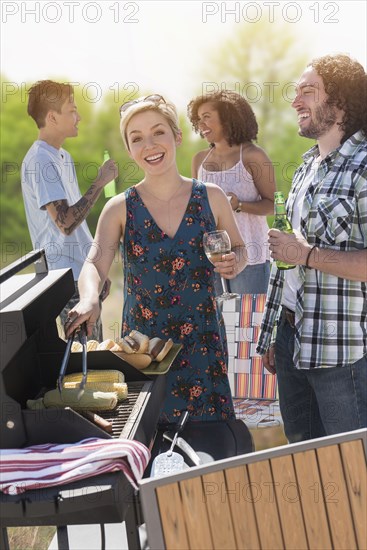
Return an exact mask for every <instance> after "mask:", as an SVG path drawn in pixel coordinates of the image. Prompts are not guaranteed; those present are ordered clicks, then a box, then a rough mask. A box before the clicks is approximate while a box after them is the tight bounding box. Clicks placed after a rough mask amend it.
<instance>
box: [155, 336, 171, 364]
mask: <svg viewBox="0 0 367 550" xmlns="http://www.w3.org/2000/svg"><path fill="white" fill-rule="evenodd" d="M172 346H173V340H172V338H170V339H169V340H167V342H166V343H165V344H164V347H163V349H162V350H161V351H160V352H159V353H158V355H157V357H156V358H155V361H158V362H159V361H162V359H164V358H165V357H166V355H167V353H168V352H169V350H170V349H171V348H172Z"/></svg>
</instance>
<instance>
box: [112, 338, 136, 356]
mask: <svg viewBox="0 0 367 550" xmlns="http://www.w3.org/2000/svg"><path fill="white" fill-rule="evenodd" d="M117 344H118V346H120V348H121V351H123V352H124V353H129V354H133V353H136V350H134V348H133V347H132V346H131V345H130V343H129V341H128V340H127V339H126V336H125V337H124V338H121V339H120V340H119V341H118V342H117ZM134 345H135V347H137V346H138V344H137V343H136V342H135V344H134Z"/></svg>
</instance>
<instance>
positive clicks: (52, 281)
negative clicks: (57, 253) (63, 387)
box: [0, 250, 253, 550]
mask: <svg viewBox="0 0 367 550" xmlns="http://www.w3.org/2000/svg"><path fill="white" fill-rule="evenodd" d="M30 265H33V266H34V267H35V272H34V273H31V274H29V273H27V274H19V272H20V271H22V270H24V269H25V268H26V267H28V266H30ZM0 292H1V295H0V299H1V304H0V321H1V327H0V328H1V340H2V346H1V354H0V359H1V363H0V398H1V402H2V407H1V426H0V435H1V441H0V445H1V448H19V449H20V448H22V447H28V446H30V445H36V444H42V443H76V442H78V441H80V440H82V439H86V438H89V437H99V438H104V439H110V438H128V439H134V440H137V441H140V442H141V443H143V444H144V445H146V446H147V447H148V448H150V449H151V450H152V460H153V459H154V457H155V456H156V454H158V453H161V452H163V451H166V450H167V445H169V443H168V442H167V440H165V439H164V432H165V430H166V429H167V426H165V427H162V426H159V425H158V417H159V412H160V409H161V405H162V403H163V399H164V394H165V377H164V376H147V375H145V374H144V372H142V371H139V370H136V369H135V368H133V367H132V366H130V365H129V364H128V363H126V362H125V361H124V360H122V359H121V358H120V357H119V356H118V354H115V353H113V352H111V351H93V352H88V354H87V355H88V368H90V369H99V370H107V369H116V370H120V371H122V372H123V373H124V375H125V381H126V382H127V384H128V389H129V396H128V399H127V400H126V401H123V402H122V403H120V405H118V407H117V408H116V409H114V410H113V411H108V412H103V413H99V415H100V416H103V417H104V418H107V419H108V420H109V421H111V422H112V433H107V432H106V431H104V430H103V429H101V428H100V427H98V426H97V425H96V424H95V423H93V422H91V421H89V420H88V419H87V418H85V417H84V416H83V415H81V414H79V413H77V412H75V411H74V410H72V409H70V408H65V409H41V410H28V409H27V408H26V402H27V400H28V399H36V398H37V397H39V396H41V395H42V394H43V392H44V391H46V390H47V389H51V388H55V384H56V380H57V378H58V375H59V370H60V366H61V363H62V359H63V356H64V353H65V349H66V342H65V341H64V340H62V339H61V338H60V337H59V335H58V330H57V325H56V317H57V316H58V314H59V313H60V311H61V310H62V309H63V307H64V306H65V304H66V303H67V301H68V300H69V298H70V297H71V296H72V295H73V293H74V281H73V277H72V271H71V270H70V269H61V270H54V271H48V269H47V262H46V259H45V254H44V251H42V250H41V251H33V252H31V253H30V254H28V255H27V256H26V257H25V258H23V259H22V260H19V261H17V262H14V263H13V264H12V265H10V266H9V267H8V268H6V269H4V270H3V271H2V272H1V275H0ZM176 353H177V351H176ZM174 356H175V354H174ZM174 356H173V357H172V360H173V359H174ZM81 371H82V354H81V353H72V354H71V355H70V360H69V364H68V368H67V373H68V374H69V373H73V372H81ZM171 428H172V429H173V428H174V426H171ZM182 436H183V437H184V438H185V439H186V440H187V442H188V443H189V444H190V445H191V446H192V447H193V448H194V449H195V450H196V451H197V453H198V455H199V458H200V459H201V460H203V461H204V462H206V461H213V460H218V459H221V458H226V457H229V456H234V455H236V454H243V453H248V452H250V451H252V450H253V442H252V437H251V434H250V432H249V430H248V429H247V427H246V426H245V424H244V423H243V422H242V421H240V420H233V421H229V422H209V423H208V422H197V421H196V422H191V423H190V422H189V423H188V424H187V426H186V427H185V429H184V430H183V432H182ZM178 452H180V451H179V450H178ZM184 456H185V455H184ZM186 458H187V457H186V456H185V460H186ZM189 465H192V464H189ZM149 471H150V468H149V466H148V467H147V469H146V474H145V475H149ZM0 510H1V525H2V529H1V537H0V550H3V549H4V550H8V548H9V545H8V539H7V532H6V528H7V527H19V526H32V525H36V526H40V525H55V526H56V527H57V536H58V545H59V548H62V549H65V550H67V549H68V548H69V544H68V534H67V527H66V526H67V525H83V524H100V525H101V533H102V548H104V530H103V529H104V527H103V526H104V524H105V523H121V522H122V521H125V525H126V531H127V539H128V545H129V548H130V549H131V550H132V549H137V550H138V549H140V540H139V533H138V528H139V525H141V524H142V523H143V517H142V513H141V508H140V503H139V495H138V492H137V491H135V490H134V489H133V487H132V485H131V484H130V483H129V482H128V481H127V479H126V477H125V475H124V474H123V473H121V472H117V473H109V474H102V475H96V476H93V477H90V478H87V479H84V480H79V481H76V482H74V483H68V484H63V485H59V486H55V487H49V488H47V489H43V488H42V489H40V490H28V491H26V492H24V493H22V494H19V495H5V494H4V493H1V492H0Z"/></svg>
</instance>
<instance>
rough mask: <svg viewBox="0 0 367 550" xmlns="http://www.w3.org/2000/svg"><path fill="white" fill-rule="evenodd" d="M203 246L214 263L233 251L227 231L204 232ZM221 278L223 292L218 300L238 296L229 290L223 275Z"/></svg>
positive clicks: (210, 260)
mask: <svg viewBox="0 0 367 550" xmlns="http://www.w3.org/2000/svg"><path fill="white" fill-rule="evenodd" d="M203 247H204V252H205V254H206V256H207V258H208V260H209V262H211V263H212V264H213V263H214V262H221V261H222V259H223V255H224V254H229V253H230V252H231V239H230V238H229V235H228V233H227V231H224V230H218V231H209V232H208V233H204V236H203ZM220 279H221V282H222V287H223V294H221V295H220V296H217V300H231V299H233V298H237V297H238V294H235V293H233V292H228V290H227V286H226V282H225V280H224V279H223V277H221V278H220Z"/></svg>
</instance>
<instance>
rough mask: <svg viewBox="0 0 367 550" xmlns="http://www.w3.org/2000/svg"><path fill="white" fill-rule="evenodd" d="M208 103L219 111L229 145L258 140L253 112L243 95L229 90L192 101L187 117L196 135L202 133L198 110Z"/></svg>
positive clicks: (202, 96) (188, 107) (201, 96)
mask: <svg viewBox="0 0 367 550" xmlns="http://www.w3.org/2000/svg"><path fill="white" fill-rule="evenodd" d="M208 102H210V103H213V106H214V108H215V109H216V110H217V111H218V115H219V120H220V123H221V125H222V127H223V133H224V137H225V138H226V140H227V142H228V144H229V145H231V146H232V145H240V144H241V143H244V142H245V141H252V140H256V138H257V132H258V126H257V122H256V117H255V114H254V112H253V110H252V109H251V107H250V105H249V104H248V103H247V101H246V99H244V98H243V97H242V96H241V95H239V94H237V93H236V92H231V91H227V90H224V91H221V92H213V93H209V94H206V95H200V96H198V97H196V98H195V99H192V100H191V101H190V103H189V104H188V106H187V116H188V117H189V119H190V122H191V124H192V127H193V129H194V130H195V132H196V133H198V132H200V130H199V116H198V109H199V107H200V106H201V105H203V103H208Z"/></svg>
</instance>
